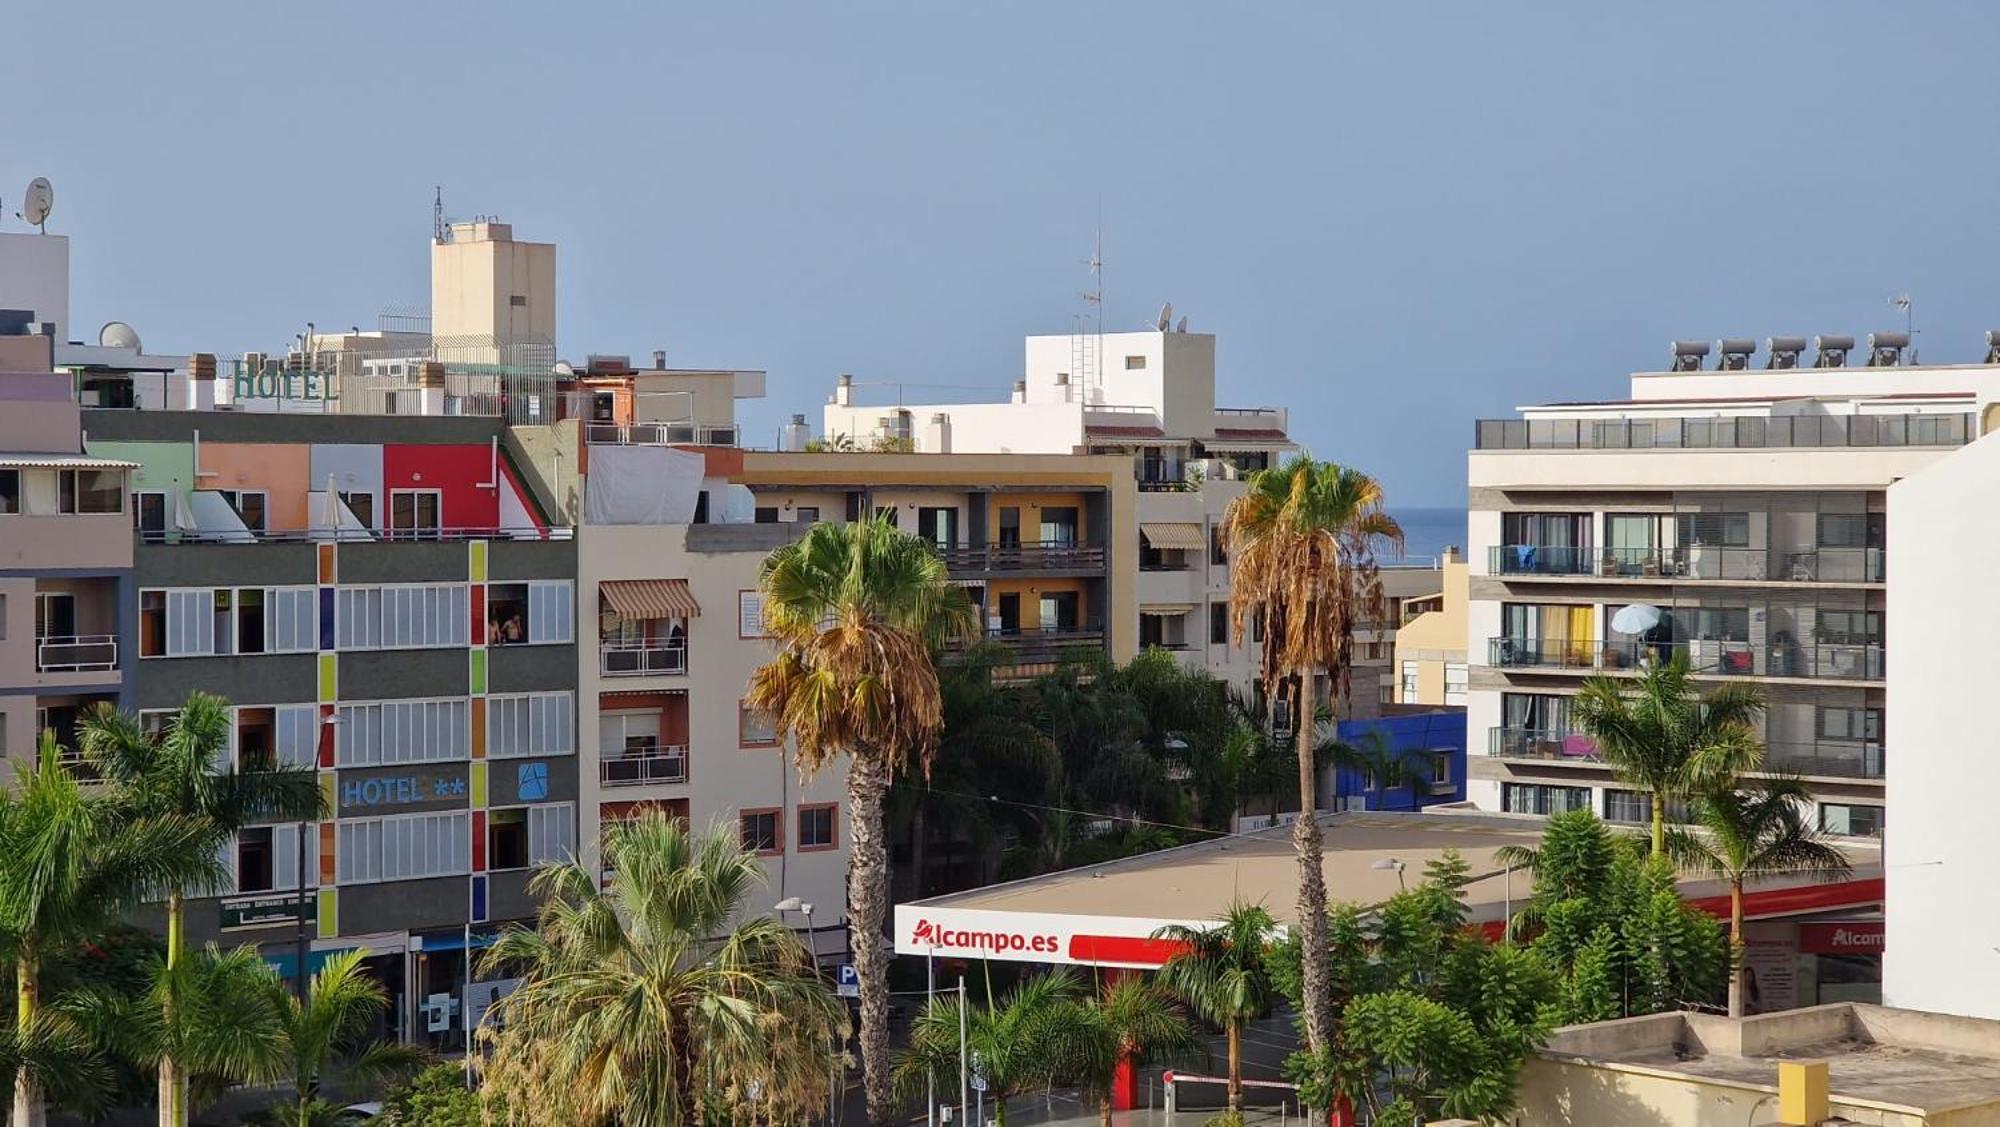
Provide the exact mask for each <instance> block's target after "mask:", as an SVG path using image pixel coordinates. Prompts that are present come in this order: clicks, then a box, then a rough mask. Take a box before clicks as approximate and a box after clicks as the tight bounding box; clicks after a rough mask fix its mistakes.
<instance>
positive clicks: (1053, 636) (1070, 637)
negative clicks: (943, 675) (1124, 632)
mask: <svg viewBox="0 0 2000 1127" xmlns="http://www.w3.org/2000/svg"><path fill="white" fill-rule="evenodd" d="M977 643H983V644H990V645H999V646H1002V647H1004V648H1005V649H1006V650H1007V652H1008V657H1009V659H1010V661H1009V664H1011V665H1013V666H1015V667H1020V666H1049V667H1053V666H1054V665H1056V664H1057V663H1058V662H1060V661H1061V660H1062V659H1063V658H1064V657H1065V656H1066V655H1068V654H1070V653H1073V652H1075V651H1076V650H1078V649H1079V648H1084V649H1090V650H1097V651H1101V650H1103V648H1104V624H1103V623H1101V622H1087V623H1084V624H1082V625H1081V626H1074V627H1048V628H1041V627H1029V628H1025V629H1002V630H988V631H986V632H985V633H984V634H983V635H982V636H980V637H979V638H978V639H977ZM954 648H955V649H957V650H958V651H960V652H963V651H964V649H966V648H967V647H966V646H963V645H961V646H957V647H954Z"/></svg>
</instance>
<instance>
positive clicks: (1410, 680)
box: [1402, 661, 1422, 704]
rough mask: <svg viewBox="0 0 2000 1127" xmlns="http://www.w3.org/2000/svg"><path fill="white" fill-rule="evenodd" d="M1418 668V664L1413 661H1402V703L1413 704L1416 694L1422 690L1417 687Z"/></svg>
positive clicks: (1415, 700)
mask: <svg viewBox="0 0 2000 1127" xmlns="http://www.w3.org/2000/svg"><path fill="white" fill-rule="evenodd" d="M1418 670H1419V666H1418V665H1417V663H1416V662H1414V661H1406V662H1404V663H1403V670H1402V672H1403V703H1405V704H1415V703H1416V702H1417V694H1418V693H1419V692H1421V691H1422V690H1420V689H1419V688H1418V687H1417V680H1418Z"/></svg>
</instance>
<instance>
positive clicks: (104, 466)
mask: <svg viewBox="0 0 2000 1127" xmlns="http://www.w3.org/2000/svg"><path fill="white" fill-rule="evenodd" d="M0 466H6V467H8V468H9V469H30V470H136V469H138V468H139V463H137V462H122V461H119V460H118V459H116V458H93V457H91V456H90V455H88V454H36V453H29V454H0Z"/></svg>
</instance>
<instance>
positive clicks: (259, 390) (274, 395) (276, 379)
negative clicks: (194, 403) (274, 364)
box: [229, 368, 340, 403]
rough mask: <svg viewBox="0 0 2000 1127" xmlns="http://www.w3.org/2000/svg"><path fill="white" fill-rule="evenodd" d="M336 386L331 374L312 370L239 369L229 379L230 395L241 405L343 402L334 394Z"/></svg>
mask: <svg viewBox="0 0 2000 1127" xmlns="http://www.w3.org/2000/svg"><path fill="white" fill-rule="evenodd" d="M333 383H334V381H333V374H332V373H331V372H315V371H312V370H311V369H306V370H302V371H293V370H290V369H286V368H264V369H262V370H260V371H251V370H249V369H246V368H239V369H237V370H236V371H235V372H234V373H233V374H231V375H230V377H229V391H230V398H232V399H234V400H235V401H236V402H238V403H245V402H248V401H250V400H253V399H275V400H287V399H289V400H299V401H304V402H312V403H331V402H332V401H334V400H335V399H338V398H340V396H338V395H336V394H335V393H334V390H333Z"/></svg>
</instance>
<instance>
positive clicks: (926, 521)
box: [917, 505, 958, 548]
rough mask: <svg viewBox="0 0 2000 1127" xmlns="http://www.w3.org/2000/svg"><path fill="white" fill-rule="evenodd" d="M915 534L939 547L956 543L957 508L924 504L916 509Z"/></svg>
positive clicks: (951, 545) (948, 546)
mask: <svg viewBox="0 0 2000 1127" xmlns="http://www.w3.org/2000/svg"><path fill="white" fill-rule="evenodd" d="M917 535H918V536H919V537H921V538H922V539H924V540H925V541H927V542H929V543H932V544H935V545H937V546H938V547H940V548H950V547H953V546H955V545H956V544H957V543H958V510H957V509H955V508H951V507H950V506H932V505H925V506H922V507H920V508H918V509H917Z"/></svg>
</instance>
